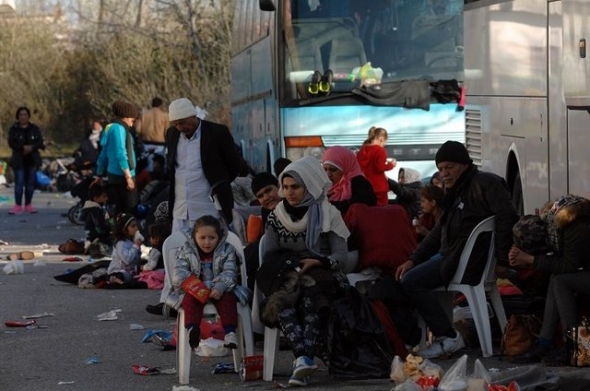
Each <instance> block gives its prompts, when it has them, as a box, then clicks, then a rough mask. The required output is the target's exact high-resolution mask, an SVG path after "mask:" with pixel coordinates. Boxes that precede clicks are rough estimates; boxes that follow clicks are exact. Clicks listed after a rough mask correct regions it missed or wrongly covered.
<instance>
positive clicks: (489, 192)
mask: <svg viewBox="0 0 590 391" xmlns="http://www.w3.org/2000/svg"><path fill="white" fill-rule="evenodd" d="M443 203H444V209H443V214H442V216H441V219H440V221H439V222H438V223H437V224H436V226H435V227H434V228H433V229H432V230H431V231H430V233H429V234H428V236H426V238H424V240H422V242H420V244H419V245H418V247H417V248H416V250H415V251H414V253H413V254H412V255H411V256H410V260H411V261H413V262H414V264H415V265H417V264H420V263H422V262H425V261H428V260H429V259H430V258H431V257H432V256H433V255H434V254H436V253H440V254H441V255H442V256H443V261H442V265H441V270H440V273H441V277H442V280H443V282H444V283H445V285H448V284H449V282H450V281H451V279H452V278H453V276H454V275H455V271H456V270H457V266H458V265H459V257H460V256H461V252H462V251H463V248H464V247H465V243H466V242H467V239H468V238H469V235H470V234H471V232H472V231H473V229H474V228H475V226H476V225H477V224H479V223H480V222H481V221H483V220H484V219H486V218H487V217H490V216H492V215H495V216H496V229H495V234H496V239H495V255H496V260H497V261H498V263H501V264H506V265H507V264H508V252H509V251H510V247H511V246H512V227H513V226H514V224H515V223H516V221H517V220H518V215H517V213H516V210H515V209H514V205H513V204H512V199H511V196H510V192H509V191H508V186H507V185H506V182H505V181H504V179H503V178H501V177H499V176H498V175H496V174H492V173H488V172H482V171H478V169H477V167H476V166H474V165H471V166H470V167H469V168H468V169H467V170H466V171H465V172H464V173H463V175H461V177H460V178H459V179H458V181H457V184H456V185H455V186H454V187H453V189H449V190H448V192H447V194H446V196H445V200H444V202H443ZM485 236H486V235H481V236H480V237H479V238H478V240H477V241H476V243H475V246H474V248H473V251H472V253H471V257H470V259H469V263H468V264H467V269H466V270H465V275H464V277H463V281H462V283H465V284H470V285H476V284H478V283H479V281H480V280H481V275H482V273H483V270H484V268H485V254H486V253H487V249H488V243H489V237H488V238H486V237H485Z"/></svg>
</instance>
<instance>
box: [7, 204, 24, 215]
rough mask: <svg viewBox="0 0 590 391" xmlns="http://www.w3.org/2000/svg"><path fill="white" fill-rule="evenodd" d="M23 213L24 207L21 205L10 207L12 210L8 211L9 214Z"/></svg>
mask: <svg viewBox="0 0 590 391" xmlns="http://www.w3.org/2000/svg"><path fill="white" fill-rule="evenodd" d="M21 213H23V207H22V206H20V205H14V206H13V207H12V208H10V210H9V211H8V214H11V215H19V214H21Z"/></svg>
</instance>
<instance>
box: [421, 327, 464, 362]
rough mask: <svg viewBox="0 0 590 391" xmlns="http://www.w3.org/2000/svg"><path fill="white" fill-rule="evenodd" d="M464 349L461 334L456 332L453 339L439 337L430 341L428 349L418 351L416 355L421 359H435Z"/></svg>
mask: <svg viewBox="0 0 590 391" xmlns="http://www.w3.org/2000/svg"><path fill="white" fill-rule="evenodd" d="M464 347H465V341H463V337H462V336H461V333H459V332H457V336H456V337H455V338H450V337H439V338H436V339H435V340H434V341H432V345H430V346H429V347H428V348H426V349H423V350H419V351H418V355H419V356H420V357H422V358H437V357H440V356H443V355H449V354H451V353H454V352H456V351H458V350H461V349H463V348H464Z"/></svg>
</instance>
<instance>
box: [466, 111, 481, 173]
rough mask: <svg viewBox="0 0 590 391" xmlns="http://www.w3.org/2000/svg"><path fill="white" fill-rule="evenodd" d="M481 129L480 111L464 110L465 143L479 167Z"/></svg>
mask: <svg viewBox="0 0 590 391" xmlns="http://www.w3.org/2000/svg"><path fill="white" fill-rule="evenodd" d="M481 130H482V129H481V111H480V110H473V109H467V110H465V144H466V146H467V151H469V156H470V157H471V159H473V163H474V164H475V165H476V166H477V167H478V168H481Z"/></svg>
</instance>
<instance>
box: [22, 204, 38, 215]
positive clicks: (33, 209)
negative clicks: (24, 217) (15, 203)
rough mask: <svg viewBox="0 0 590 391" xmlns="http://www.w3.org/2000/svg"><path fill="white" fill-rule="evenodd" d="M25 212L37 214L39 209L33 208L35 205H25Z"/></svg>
mask: <svg viewBox="0 0 590 391" xmlns="http://www.w3.org/2000/svg"><path fill="white" fill-rule="evenodd" d="M25 212H27V213H37V209H35V208H33V205H31V204H29V205H25Z"/></svg>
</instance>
